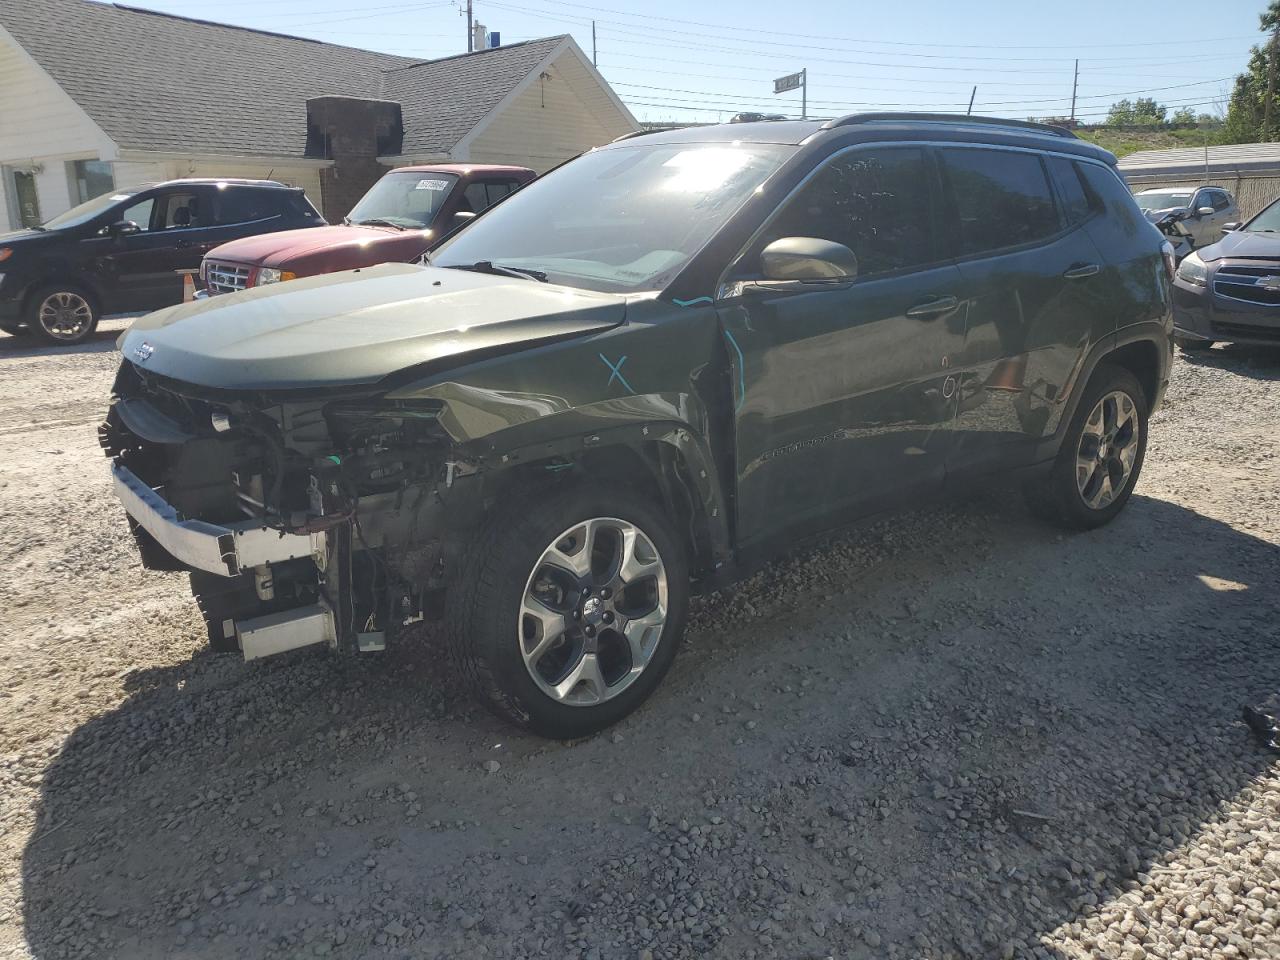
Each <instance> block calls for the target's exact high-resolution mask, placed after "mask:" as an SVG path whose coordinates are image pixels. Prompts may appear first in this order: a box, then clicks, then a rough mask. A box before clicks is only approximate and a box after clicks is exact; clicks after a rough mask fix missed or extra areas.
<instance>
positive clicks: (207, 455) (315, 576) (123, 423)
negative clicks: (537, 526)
mask: <svg viewBox="0 0 1280 960" xmlns="http://www.w3.org/2000/svg"><path fill="white" fill-rule="evenodd" d="M314 393H315V391H293V392H292V393H291V394H289V395H276V396H272V395H269V394H266V393H252V392H234V393H233V392H228V391H218V390H211V389H208V388H204V387H197V386H192V385H189V384H182V383H179V382H176V381H173V380H170V379H168V378H165V377H161V376H158V375H155V374H152V373H150V372H148V371H144V370H142V369H140V368H139V367H138V366H136V365H135V364H133V363H130V362H125V363H124V364H122V365H121V367H120V372H119V373H118V374H117V377H116V382H115V385H114V388H113V396H114V402H113V404H112V406H111V409H110V411H109V413H108V416H107V419H106V422H105V423H104V424H103V425H102V427H101V428H100V430H99V437H100V441H101V443H102V446H103V449H104V450H105V451H106V453H107V455H108V456H109V457H111V458H112V461H113V467H112V471H113V479H114V482H115V485H116V492H117V495H118V496H120V498H121V500H122V501H123V502H124V503H125V505H126V508H127V510H128V513H129V523H130V527H131V529H132V531H133V534H134V536H135V538H136V539H137V542H138V547H139V550H140V553H141V556H142V562H143V565H144V566H146V567H148V568H151V569H157V570H189V571H190V572H191V587H192V592H193V593H194V594H195V596H196V599H197V600H198V602H199V604H200V609H201V612H202V614H203V616H204V619H205V622H206V624H207V626H208V630H209V639H210V643H211V645H212V646H213V647H214V649H218V650H236V649H239V650H241V651H243V653H244V655H245V657H246V659H253V658H255V657H258V656H266V655H268V654H272V653H277V652H281V651H283V650H287V649H292V648H293V647H298V646H306V645H309V644H312V643H320V642H327V643H328V644H329V645H330V646H331V647H333V648H334V649H338V650H352V651H354V650H366V651H367V650H378V649H382V647H383V646H384V645H385V643H386V641H387V638H388V635H389V634H393V633H394V632H395V631H396V630H397V629H398V628H400V627H402V626H403V625H405V624H407V623H411V622H414V621H417V620H420V619H422V618H423V617H424V615H425V614H426V612H427V611H428V610H429V608H430V607H431V599H432V596H433V593H435V592H437V591H439V590H441V589H442V588H443V579H442V574H443V569H444V564H445V559H446V553H447V551H448V550H449V549H450V543H451V540H450V537H449V535H448V534H449V532H450V531H452V530H456V529H459V528H460V527H463V526H465V525H466V524H467V523H469V522H474V519H475V517H476V515H477V511H478V510H479V508H480V503H479V500H480V498H479V495H478V492H477V488H478V483H476V482H475V480H474V474H475V473H476V471H477V466H476V464H475V463H474V462H471V461H467V460H465V459H462V458H460V457H459V456H458V455H457V452H456V448H455V445H454V443H453V441H452V440H451V438H450V437H449V436H448V434H447V433H445V432H444V430H443V429H442V428H441V427H440V425H439V423H438V417H439V415H440V413H441V411H442V409H443V404H442V403H440V402H439V401H415V402H412V403H407V402H406V403H398V404H397V403H389V402H387V401H385V400H381V399H378V400H377V401H376V402H375V400H374V398H373V397H372V396H371V395H370V394H369V393H368V392H365V393H361V392H359V391H345V392H339V393H338V394H337V395H335V394H334V393H333V392H331V391H327V392H326V394H325V396H323V397H320V396H312V394H314Z"/></svg>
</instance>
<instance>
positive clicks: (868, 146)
mask: <svg viewBox="0 0 1280 960" xmlns="http://www.w3.org/2000/svg"><path fill="white" fill-rule="evenodd" d="M1171 270H1172V260H1171V254H1170V251H1169V250H1168V249H1167V248H1165V249H1162V238H1161V237H1160V235H1159V234H1158V233H1157V232H1156V231H1155V229H1154V228H1153V227H1151V225H1150V224H1148V223H1147V222H1146V220H1145V219H1144V217H1143V216H1142V214H1141V212H1140V211H1139V210H1138V207H1137V206H1136V205H1135V203H1134V201H1133V199H1132V197H1131V196H1130V194H1129V191H1128V190H1126V189H1125V186H1124V184H1123V183H1122V182H1121V180H1120V178H1119V177H1118V176H1117V175H1116V172H1115V159H1114V157H1112V156H1111V154H1109V153H1106V152H1105V151H1103V150H1100V149H1098V148H1097V147H1094V146H1091V145H1089V144H1087V143H1084V142H1082V141H1080V140H1078V139H1076V138H1075V137H1074V136H1073V135H1071V134H1070V133H1069V132H1066V131H1064V130H1059V129H1055V128H1052V127H1046V126H1038V125H1034V124H1028V123H1020V122H1017V121H1005V120H990V119H983V118H978V117H965V118H958V119H957V118H947V117H938V116H930V115H910V114H861V115H855V116H850V117H845V118H843V119H838V120H832V121H828V122H816V121H815V122H790V121H788V122H771V123H770V122H766V123H754V124H750V123H746V124H733V125H725V126H712V127H699V128H695V129H685V130H674V131H665V132H661V133H650V134H647V135H643V136H634V137H629V138H624V139H623V140H620V141H618V142H615V143H612V144H610V145H608V146H605V147H603V148H600V149H596V150H593V151H591V152H589V153H587V154H585V155H584V156H582V157H579V158H578V159H576V160H574V161H572V162H571V163H568V164H566V165H564V166H562V167H560V168H559V169H557V170H555V171H553V172H552V173H550V174H548V175H547V176H546V177H544V178H543V179H541V180H538V181H536V182H535V183H533V184H531V185H530V186H528V187H526V188H525V189H524V190H522V191H521V192H519V193H517V194H514V195H513V196H511V197H510V198H509V199H507V200H506V201H505V202H504V203H502V204H499V205H497V206H495V207H493V208H491V209H490V210H488V211H486V212H485V213H484V214H482V215H481V216H479V217H477V218H476V219H475V220H474V221H473V222H472V223H471V224H470V225H469V226H467V227H465V228H464V229H462V230H461V231H460V232H459V233H458V234H457V235H455V236H454V237H453V238H452V239H451V240H449V241H448V242H446V243H445V244H444V245H442V246H441V247H439V248H438V249H437V250H436V251H435V252H434V253H433V254H432V257H431V262H430V263H429V264H425V265H409V264H387V265H383V266H378V267H374V268H370V269H364V270H358V271H351V272H347V273H341V274H332V275H327V276H319V277H314V278H311V279H305V280H298V281H295V282H293V283H289V284H282V285H278V286H274V287H265V288H261V289H252V290H246V291H244V292H242V293H236V294H232V295H229V296H225V297H218V298H216V299H213V300H208V301H205V302H198V303H190V304H184V305H182V306H178V307H173V308H170V309H167V310H162V311H160V312H158V313H154V314H151V315H150V316H148V317H146V318H144V319H142V320H140V321H139V322H138V323H136V324H135V325H134V327H133V328H132V329H131V330H130V331H129V332H128V333H127V334H126V335H125V336H124V337H123V338H122V341H121V349H122V351H123V362H122V364H121V367H120V371H119V375H118V377H117V380H116V383H115V387H114V397H113V402H112V405H111V408H110V411H109V413H108V415H107V419H106V422H105V424H104V425H103V427H102V429H101V439H102V444H103V447H104V448H105V450H106V451H107V453H108V455H109V456H110V457H111V458H112V472H113V479H114V484H115V489H116V492H117V494H118V496H119V498H120V500H121V501H122V502H123V504H124V507H125V509H126V511H127V512H128V515H129V519H130V524H131V527H132V529H133V532H134V534H135V535H136V538H137V541H138V546H139V549H140V552H141V556H142V561H143V563H144V564H145V565H146V566H148V567H151V568H153V569H181V570H188V571H190V574H191V587H192V591H193V593H194V594H195V596H196V599H197V600H198V602H199V605H200V609H201V611H202V612H203V615H204V617H205V620H206V622H207V624H208V630H209V637H210V641H211V643H212V644H213V646H214V647H215V648H216V649H225V650H239V651H241V652H242V653H243V655H244V657H245V658H246V659H253V658H256V657H261V656H266V655H268V654H273V653H277V652H280V651H284V650H290V649H294V648H297V647H302V646H307V645H311V644H317V645H326V646H329V647H331V648H333V649H334V650H335V651H340V652H344V653H351V654H353V655H358V656H364V655H370V654H372V652H374V651H377V650H381V649H384V648H385V647H386V646H387V645H388V644H393V643H395V642H397V638H398V636H402V635H403V634H404V631H405V627H406V625H408V624H412V623H415V622H417V621H419V620H422V619H426V618H436V617H443V619H444V621H445V623H446V630H447V634H448V649H449V650H450V652H451V657H452V659H453V660H454V662H455V668H456V669H457V670H458V672H459V673H460V674H461V676H463V677H464V678H465V679H466V680H467V681H468V682H469V683H470V684H471V685H472V686H473V687H474V688H475V690H476V692H477V693H478V694H479V696H480V697H481V698H482V699H483V700H484V702H485V703H486V704H488V705H489V706H490V707H492V708H493V709H494V710H496V711H497V712H498V713H499V714H501V715H502V716H503V717H505V718H507V719H509V720H511V721H513V722H515V723H517V724H520V725H522V726H524V727H527V728H530V729H532V730H535V731H537V732H539V733H542V734H545V735H549V736H554V737H573V736H580V735H584V734H588V733H590V732H592V731H595V730H598V729H600V728H602V727H604V726H606V725H608V724H610V723H613V722H615V721H617V720H618V719H620V718H621V717H623V716H625V715H626V714H628V713H629V712H630V711H632V710H634V709H635V708H636V707H637V706H638V705H639V704H640V703H641V702H642V701H643V700H644V699H645V698H646V697H648V696H649V694H650V693H652V692H653V690H654V688H655V687H656V686H657V685H658V683H659V681H660V680H661V679H662V676H663V674H664V673H665V672H666V671H667V669H668V668H669V667H670V665H671V662H672V659H673V658H674V656H675V654H676V650H677V648H678V647H679V645H680V635H681V631H682V629H683V626H684V622H685V614H686V610H687V606H688V601H689V596H690V594H691V592H694V591H697V590H707V589H712V588H717V587H719V586H722V585H724V584H726V583H729V582H731V581H732V580H733V579H734V578H735V577H739V576H741V575H742V574H744V573H745V572H747V571H750V570H751V569H753V568H754V567H756V566H758V565H759V564H760V563H761V562H762V561H764V560H767V559H768V558H770V557H772V556H776V555H777V554H778V553H779V552H781V551H785V550H787V549H788V548H789V547H791V546H792V545H794V544H796V543H797V542H798V541H799V540H800V539H802V538H806V537H809V536H811V535H813V534H817V533H820V532H822V531H825V530H829V529H831V528H834V527H837V526H839V525H842V524H845V523H848V522H849V521H852V520H856V519H857V518H859V517H862V516H865V515H867V514H869V513H872V512H874V511H880V510H883V509H885V508H887V507H892V506H894V505H897V504H902V503H904V502H914V501H916V500H917V499H918V498H920V497H921V496H923V495H933V494H937V493H941V492H942V491H944V490H946V489H947V488H948V487H950V486H953V485H955V484H958V483H965V482H970V481H971V480H972V479H973V478H974V477H990V476H1000V477H1011V478H1012V477H1016V478H1017V481H1018V482H1020V483H1021V484H1023V486H1024V487H1025V489H1026V492H1027V495H1028V499H1029V501H1030V503H1031V505H1032V508H1033V509H1034V511H1035V512H1036V513H1038V514H1040V515H1042V516H1044V517H1046V518H1049V519H1052V520H1054V521H1056V522H1058V523H1060V524H1063V525H1066V526H1068V527H1073V528H1076V529H1084V528H1092V527H1098V526H1100V525H1102V524H1105V523H1107V522H1108V521H1109V520H1111V519H1112V518H1113V517H1115V515H1116V514H1117V513H1118V512H1119V511H1120V510H1121V509H1122V508H1123V507H1124V505H1125V503H1126V502H1127V500H1128V499H1129V496H1130V494H1131V493H1132V491H1133V487H1134V484H1135V483H1136V481H1137V478H1138V473H1139V471H1140V470H1141V468H1142V458H1143V452H1144V450H1145V448H1146V442H1147V418H1148V415H1149V413H1150V412H1151V411H1152V410H1153V409H1154V408H1155V407H1156V405H1157V404H1158V403H1159V401H1160V398H1161V394H1162V393H1163V391H1164V389H1165V385H1166V383H1167V381H1168V376H1169V366H1170V358H1171V349H1170V334H1171V318H1170V274H1171Z"/></svg>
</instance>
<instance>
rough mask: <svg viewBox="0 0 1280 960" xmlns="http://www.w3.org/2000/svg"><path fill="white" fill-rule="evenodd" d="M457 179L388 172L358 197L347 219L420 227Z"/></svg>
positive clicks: (436, 210) (432, 215)
mask: <svg viewBox="0 0 1280 960" xmlns="http://www.w3.org/2000/svg"><path fill="white" fill-rule="evenodd" d="M457 180H458V178H457V177H456V176H455V175H454V174H452V173H422V172H418V173H388V174H387V175H386V176H385V177H383V178H382V179H381V180H379V181H378V182H377V183H375V184H374V185H373V186H372V187H370V188H369V192H368V193H366V194H365V195H364V196H363V197H361V198H360V202H359V203H357V204H356V205H355V207H353V208H352V210H351V212H350V213H349V214H347V220H348V221H349V222H351V223H373V222H380V223H391V224H394V225H395V226H397V227H405V228H408V229H413V230H421V229H423V228H425V227H429V226H431V221H432V220H434V219H435V216H436V214H437V213H439V212H440V208H441V207H442V206H444V201H445V198H446V197H448V196H449V191H450V190H452V189H453V185H454V184H455V183H456V182H457Z"/></svg>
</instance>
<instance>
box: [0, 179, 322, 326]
mask: <svg viewBox="0 0 1280 960" xmlns="http://www.w3.org/2000/svg"><path fill="white" fill-rule="evenodd" d="M324 222H325V221H324V218H323V217H321V216H320V214H319V213H317V212H316V209H315V207H313V206H312V205H311V204H310V202H309V201H308V200H307V198H306V196H305V195H304V194H303V192H302V190H301V189H300V188H294V187H287V186H285V185H284V184H282V183H277V182H275V181H274V180H200V179H188V180H169V181H167V182H165V183H146V184H142V185H141V186H137V187H132V188H130V189H125V190H115V191H112V192H111V193H108V194H104V195H103V196H100V197H95V198H94V199H92V200H88V201H86V202H85V203H82V204H80V205H79V206H78V207H73V208H72V209H70V210H68V211H67V212H66V213H64V214H62V215H61V216H58V217H54V218H53V219H52V220H50V221H49V222H48V223H45V224H44V225H43V226H39V227H35V228H33V229H27V230H19V231H16V232H13V233H2V234H0V330H4V331H5V332H6V333H13V334H16V333H22V332H27V331H29V332H32V333H35V334H38V335H39V336H41V337H43V338H44V339H45V340H48V341H50V342H51V343H59V344H71V343H79V342H80V341H81V340H84V339H85V338H86V337H88V336H89V335H90V334H92V333H93V331H94V329H95V328H96V327H97V325H98V320H99V318H100V317H101V316H102V315H103V314H107V313H123V312H129V311H135V310H155V309H158V308H159V307H167V306H171V305H173V304H175V303H180V302H181V301H182V290H183V274H184V273H189V272H194V271H196V270H198V269H199V267H200V260H201V258H203V257H204V255H205V254H206V253H208V252H209V250H211V249H213V248H214V247H216V246H218V245H219V244H222V243H226V242H227V241H229V240H236V239H239V238H240V237H247V236H251V235H253V234H258V233H271V232H274V231H276V230H291V229H294V228H296V227H314V226H320V225H322V224H323V223H324Z"/></svg>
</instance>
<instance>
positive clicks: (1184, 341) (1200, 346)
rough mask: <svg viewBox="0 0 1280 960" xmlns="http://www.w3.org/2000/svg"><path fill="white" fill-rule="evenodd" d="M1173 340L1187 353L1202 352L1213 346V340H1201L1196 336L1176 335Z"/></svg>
mask: <svg viewBox="0 0 1280 960" xmlns="http://www.w3.org/2000/svg"><path fill="white" fill-rule="evenodd" d="M1173 342H1174V343H1176V344H1177V345H1178V349H1180V350H1182V351H1184V352H1185V353H1200V352H1202V351H1204V350H1208V349H1210V348H1211V347H1212V346H1213V343H1214V342H1213V341H1212V340H1200V339H1198V338H1194V337H1174V338H1173Z"/></svg>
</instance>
